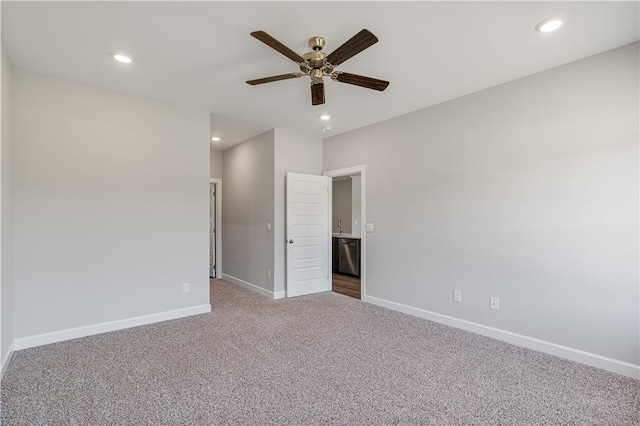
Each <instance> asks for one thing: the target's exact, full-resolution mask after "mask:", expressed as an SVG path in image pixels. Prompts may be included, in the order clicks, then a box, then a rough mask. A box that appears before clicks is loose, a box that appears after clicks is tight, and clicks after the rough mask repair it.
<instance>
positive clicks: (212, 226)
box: [209, 183, 216, 278]
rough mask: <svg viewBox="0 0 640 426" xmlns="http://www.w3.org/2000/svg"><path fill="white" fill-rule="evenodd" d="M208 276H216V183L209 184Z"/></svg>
mask: <svg viewBox="0 0 640 426" xmlns="http://www.w3.org/2000/svg"><path fill="white" fill-rule="evenodd" d="M209 195H210V202H209V276H210V277H211V278H215V277H216V184H215V183H210V184H209Z"/></svg>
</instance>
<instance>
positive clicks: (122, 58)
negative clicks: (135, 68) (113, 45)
mask: <svg viewBox="0 0 640 426" xmlns="http://www.w3.org/2000/svg"><path fill="white" fill-rule="evenodd" d="M113 59H115V60H116V61H118V62H122V63H123V64H130V63H131V62H132V61H133V59H131V58H130V57H128V56H127V55H123V54H121V53H116V54H115V55H113Z"/></svg>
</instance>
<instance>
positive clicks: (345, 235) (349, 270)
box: [323, 165, 366, 300]
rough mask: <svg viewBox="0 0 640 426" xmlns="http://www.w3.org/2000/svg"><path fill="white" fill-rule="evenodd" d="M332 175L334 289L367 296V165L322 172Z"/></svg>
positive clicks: (341, 292)
mask: <svg viewBox="0 0 640 426" xmlns="http://www.w3.org/2000/svg"><path fill="white" fill-rule="evenodd" d="M323 175H324V176H328V177H331V178H332V180H331V185H330V191H329V193H330V197H329V202H330V206H329V217H330V223H331V242H332V244H331V247H332V250H331V253H332V256H331V271H330V274H331V277H332V286H331V287H332V291H333V292H336V293H340V294H344V295H346V296H350V297H353V298H356V299H360V300H364V298H365V296H366V267H365V266H366V233H365V223H364V221H365V217H366V215H365V210H366V209H365V207H366V205H365V198H366V193H365V185H366V181H365V179H366V176H365V166H364V165H362V166H355V167H349V168H345V169H339V170H331V171H327V172H324V173H323Z"/></svg>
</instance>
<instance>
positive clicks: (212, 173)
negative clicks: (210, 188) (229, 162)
mask: <svg viewBox="0 0 640 426" xmlns="http://www.w3.org/2000/svg"><path fill="white" fill-rule="evenodd" d="M223 156H224V154H223V151H220V150H218V149H214V148H213V147H211V149H210V152H209V177H210V178H211V179H222V175H223V174H224V170H223V165H222V158H223Z"/></svg>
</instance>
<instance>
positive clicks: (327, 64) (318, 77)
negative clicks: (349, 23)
mask: <svg viewBox="0 0 640 426" xmlns="http://www.w3.org/2000/svg"><path fill="white" fill-rule="evenodd" d="M251 35H252V36H253V37H255V38H257V39H258V40H260V41H261V42H263V43H264V44H266V45H267V46H269V47H271V48H272V49H275V50H277V51H278V52H280V53H282V54H283V55H284V56H286V57H287V58H289V59H291V60H292V61H293V62H295V63H296V64H298V66H299V67H300V71H301V72H294V73H289V74H281V75H274V76H272V77H265V78H258V79H256V80H249V81H247V84H250V85H252V86H254V85H256V84H263V83H271V82H272V81H280V80H287V79H290V78H299V77H302V76H303V75H308V76H309V77H310V78H311V105H322V104H324V100H325V99H324V82H323V77H325V76H328V77H330V78H331V79H332V80H335V81H339V82H340V83H347V84H353V85H356V86H360V87H366V88H367V89H373V90H378V91H380V92H382V91H383V90H384V89H386V88H387V86H388V85H389V82H388V81H384V80H378V79H376V78H371V77H364V76H361V75H356V74H349V73H346V72H342V71H336V70H335V67H337V66H338V65H340V64H342V63H343V62H345V61H346V60H347V59H350V58H352V57H353V56H355V55H357V54H358V53H360V52H362V51H363V50H365V49H366V48H368V47H371V46H372V45H374V44H376V43H377V42H378V38H377V37H376V36H374V35H373V34H372V33H371V32H370V31H369V30H362V31H360V32H359V33H358V34H356V35H355V36H353V37H351V38H350V39H349V40H347V41H346V42H345V43H344V44H343V45H342V46H340V47H338V48H337V49H336V50H334V51H333V52H331V53H330V54H328V55H325V54H324V53H322V52H321V50H322V48H323V47H324V38H322V37H320V36H315V37H311V38H310V39H309V46H310V47H311V49H312V50H313V52H309V53H305V54H304V55H302V56H300V55H298V54H297V53H296V52H294V51H293V50H291V49H289V48H288V47H287V46H285V45H284V44H282V43H280V42H279V41H278V40H276V39H275V38H273V37H271V36H270V35H269V34H267V33H266V32H264V31H254V32H252V33H251Z"/></svg>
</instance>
